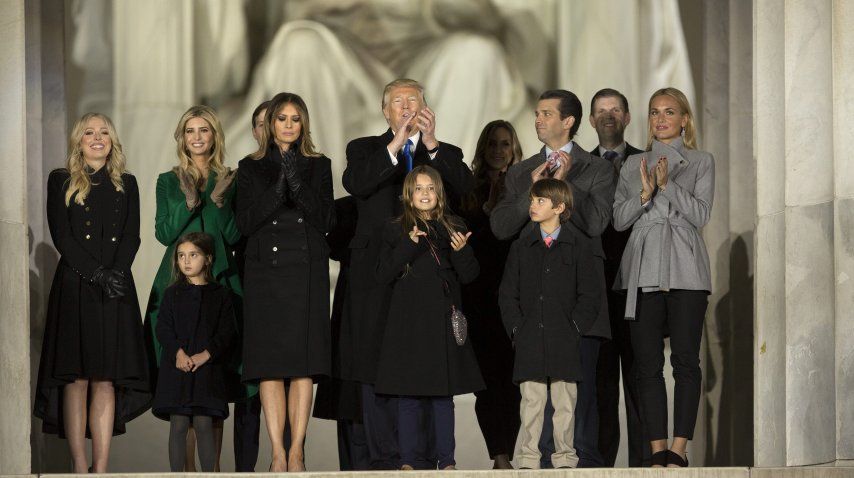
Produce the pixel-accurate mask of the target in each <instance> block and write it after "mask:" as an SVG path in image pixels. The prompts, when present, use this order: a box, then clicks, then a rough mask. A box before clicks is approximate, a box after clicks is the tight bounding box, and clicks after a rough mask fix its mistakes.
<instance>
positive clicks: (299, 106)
mask: <svg viewBox="0 0 854 478" xmlns="http://www.w3.org/2000/svg"><path fill="white" fill-rule="evenodd" d="M285 105H293V107H294V108H296V110H297V113H299V116H300V123H302V125H301V126H302V128H301V129H300V135H299V138H297V141H296V142H297V143H298V144H299V153H300V154H301V155H302V156H304V157H306V158H316V157H318V156H320V153H319V152H318V151H317V149H316V148H315V146H314V141H312V140H311V121H309V118H308V106H306V104H305V101H303V99H302V98H301V97H300V96H299V95H298V94H296V93H287V92H283V93H279V94H277V95H276V96H274V97H273V99H271V100H270V104H269V105H268V106H267V112H266V113H264V130H263V131H262V132H261V146H260V147H259V148H258V151H255V152H254V153H252V156H251V157H252V159H261V158H263V157H264V156H266V155H267V148H269V147H270V143H273V142H274V141H275V138H276V125H275V124H274V120H273V119H274V118H275V117H276V115H277V114H279V110H281V109H282V108H284V107H285Z"/></svg>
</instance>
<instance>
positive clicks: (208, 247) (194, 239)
mask: <svg viewBox="0 0 854 478" xmlns="http://www.w3.org/2000/svg"><path fill="white" fill-rule="evenodd" d="M188 242H189V243H190V244H192V245H194V246H196V247H198V248H199V250H200V251H202V254H204V255H205V265H204V268H203V269H202V273H203V274H204V275H205V280H206V281H208V282H214V276H213V261H214V239H213V236H211V235H210V234H208V233H206V232H188V233H186V234H184V235H183V236H181V237H179V238H178V240H177V241H176V242H175V251H174V252H173V253H172V283H173V284H179V283H180V284H188V283H189V281H188V280H187V276H185V275H184V273H183V272H181V267H180V266H179V265H178V248H179V247H180V246H181V244H186V243H188Z"/></svg>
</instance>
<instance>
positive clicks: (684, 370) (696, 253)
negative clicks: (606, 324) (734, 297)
mask: <svg viewBox="0 0 854 478" xmlns="http://www.w3.org/2000/svg"><path fill="white" fill-rule="evenodd" d="M639 191H640V192H639ZM714 195H715V163H714V158H712V155H711V154H709V153H707V152H704V151H698V150H697V143H696V138H695V129H694V115H693V113H691V106H690V105H689V104H688V99H687V98H686V97H685V95H684V94H683V93H682V92H681V91H679V90H677V89H676V88H663V89H660V90H658V91H656V92H655V93H653V95H652V97H651V98H650V100H649V142H648V144H647V152H644V153H639V154H634V155H632V156H629V158H628V159H627V160H626V163H625V164H624V165H623V168H622V169H621V170H620V182H619V184H618V185H617V192H616V194H615V197H614V229H616V230H618V231H623V230H626V229H628V228H629V227H631V228H632V233H631V236H629V242H628V244H627V245H626V249H625V252H623V259H622V262H621V264H620V272H619V274H618V275H617V280H616V283H615V284H614V289H615V290H621V289H623V290H626V292H627V300H626V319H629V320H632V322H631V325H630V328H631V334H632V350H633V351H634V354H635V364H634V374H635V380H636V381H637V387H638V394H639V395H640V411H641V419H642V420H643V425H644V430H646V431H647V433H648V434H649V438H650V445H651V450H652V466H653V467H661V466H668V467H685V466H688V456H687V452H686V447H687V445H688V440H690V439H691V438H692V437H693V435H694V425H695V424H696V422H697V407H698V406H699V404H700V386H701V380H702V375H701V371H700V340H701V339H702V336H703V321H704V319H705V315H706V307H707V306H708V303H709V302H708V294H709V293H710V292H711V289H712V281H711V274H710V272H709V271H710V269H709V255H708V252H706V244H705V243H704V242H703V237H702V236H701V235H700V228H702V227H703V226H704V225H706V223H707V222H709V218H710V217H711V215H712V201H713V199H714ZM668 333H669V335H670V363H672V364H673V378H674V379H675V381H676V385H675V390H674V395H675V396H674V399H673V402H674V403H673V442H672V444H671V445H670V448H669V449H668V447H667V437H668V434H667V390H666V388H665V386H664V376H663V375H662V370H663V368H664V338H665V337H666V336H667V334H668Z"/></svg>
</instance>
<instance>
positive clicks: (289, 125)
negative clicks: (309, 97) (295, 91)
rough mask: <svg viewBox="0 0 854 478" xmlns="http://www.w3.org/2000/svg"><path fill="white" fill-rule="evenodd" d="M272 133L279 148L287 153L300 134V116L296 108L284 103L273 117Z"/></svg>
mask: <svg viewBox="0 0 854 478" xmlns="http://www.w3.org/2000/svg"><path fill="white" fill-rule="evenodd" d="M273 132H274V133H275V135H276V137H275V141H276V144H277V145H278V146H279V148H281V149H283V150H285V151H287V150H289V149H290V147H291V145H293V144H294V143H296V142H297V141H298V140H299V138H300V134H302V116H301V115H300V112H299V110H297V108H296V106H294V105H292V104H291V103H285V104H284V105H283V106H282V107H281V108H280V109H279V111H278V112H276V115H275V116H273Z"/></svg>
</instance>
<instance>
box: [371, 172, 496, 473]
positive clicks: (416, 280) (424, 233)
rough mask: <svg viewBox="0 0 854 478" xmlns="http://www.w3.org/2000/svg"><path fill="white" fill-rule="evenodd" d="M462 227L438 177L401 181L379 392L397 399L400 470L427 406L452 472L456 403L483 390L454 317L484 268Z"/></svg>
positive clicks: (387, 254)
mask: <svg viewBox="0 0 854 478" xmlns="http://www.w3.org/2000/svg"><path fill="white" fill-rule="evenodd" d="M470 235H471V233H465V232H464V227H463V222H462V220H460V219H459V218H457V217H455V216H451V215H450V214H449V212H448V211H447V209H446V203H445V192H444V189H443V187H442V178H441V177H440V175H439V173H438V172H437V171H436V170H435V169H433V168H431V167H429V166H418V167H416V168H414V169H413V170H412V171H411V172H410V173H409V174H408V175H407V176H406V179H405V180H404V182H403V214H402V215H401V217H399V218H397V219H395V220H393V221H391V222H390V223H389V224H387V225H386V228H385V230H384V231H383V245H382V251H381V254H380V261H379V265H378V267H377V275H378V279H379V280H380V281H381V282H385V283H393V292H392V297H391V304H390V305H389V315H388V321H387V323H386V329H385V337H384V339H383V346H382V350H381V352H380V360H379V369H378V370H377V382H376V385H375V387H376V392H377V393H382V394H389V395H398V396H399V397H400V398H399V401H398V403H399V406H398V441H399V448H400V463H401V468H402V469H412V468H413V467H414V465H415V463H416V460H419V458H422V459H423V458H426V457H417V456H416V448H417V444H418V438H419V436H422V435H423V433H422V432H423V430H419V429H418V417H419V412H420V408H421V406H429V407H431V408H432V414H433V422H434V438H435V444H434V446H435V450H436V454H437V458H438V467H439V468H440V469H454V465H455V464H456V462H455V461H454V402H453V396H454V395H459V394H464V393H470V392H474V391H477V390H481V389H483V388H484V384H483V379H482V378H481V375H480V370H479V369H478V366H477V359H476V358H475V355H474V351H473V350H472V348H471V344H470V342H469V341H468V340H466V341H465V342H464V343H463V344H462V345H458V342H457V340H456V339H455V336H454V331H453V330H452V326H451V318H450V313H451V311H452V310H454V309H459V307H460V303H461V300H460V284H461V283H463V284H465V283H468V282H471V281H472V280H474V278H475V277H477V274H478V272H479V267H478V265H477V260H476V259H475V258H474V253H473V252H472V250H471V247H469V246H468V245H467V244H466V242H467V240H468V238H469V236H470Z"/></svg>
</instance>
